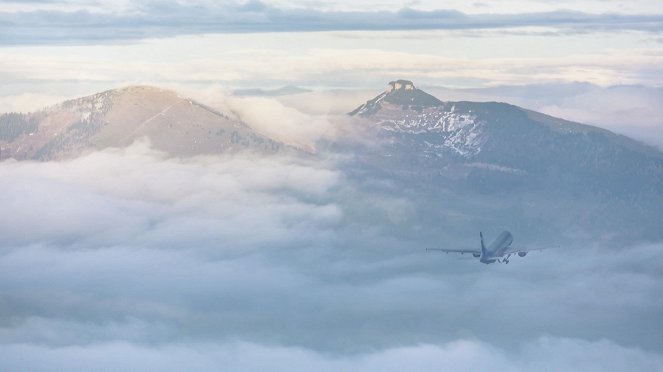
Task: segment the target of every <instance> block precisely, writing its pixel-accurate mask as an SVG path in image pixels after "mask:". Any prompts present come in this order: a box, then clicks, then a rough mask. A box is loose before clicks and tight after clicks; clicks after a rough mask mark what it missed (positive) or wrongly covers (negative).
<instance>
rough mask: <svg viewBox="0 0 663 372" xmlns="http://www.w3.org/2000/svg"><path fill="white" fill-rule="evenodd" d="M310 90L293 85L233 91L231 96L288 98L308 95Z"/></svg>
mask: <svg viewBox="0 0 663 372" xmlns="http://www.w3.org/2000/svg"><path fill="white" fill-rule="evenodd" d="M309 92H311V90H309V89H305V88H300V87H297V86H294V85H286V86H284V87H281V88H276V89H263V88H250V89H235V90H234V91H233V94H234V95H236V96H239V97H242V96H256V97H278V96H289V95H293V94H302V93H309Z"/></svg>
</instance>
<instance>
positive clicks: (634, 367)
mask: <svg viewBox="0 0 663 372" xmlns="http://www.w3.org/2000/svg"><path fill="white" fill-rule="evenodd" d="M0 360H2V362H0V365H1V366H2V367H4V370H8V371H13V370H31V371H47V370H53V369H56V370H67V371H89V370H91V369H94V370H99V371H106V370H108V371H116V370H123V371H145V370H159V371H181V370H196V371H218V370H219V369H220V368H221V369H223V370H233V371H264V370H266V369H269V370H274V369H279V370H280V369H287V370H289V371H340V370H343V371H378V370H379V371H403V370H406V369H410V370H416V371H439V370H454V371H477V370H491V371H507V372H508V371H514V372H515V371H550V370H554V371H561V370H564V371H578V372H580V371H582V372H591V371H652V370H656V369H657V368H658V367H659V366H660V365H661V363H663V357H662V356H661V355H659V354H655V353H648V352H644V351H641V350H638V349H632V348H626V347H622V346H619V345H616V344H614V343H611V342H608V341H597V342H587V341H583V340H576V339H564V338H542V339H538V340H534V341H533V342H532V343H531V344H529V345H527V346H526V347H524V348H523V349H522V350H504V349H501V348H496V347H494V346H491V345H488V344H485V343H482V342H478V341H467V340H460V341H455V342H450V343H447V344H443V345H431V344H423V345H416V346H409V347H400V348H393V349H387V350H383V351H377V352H372V353H368V354H361V355H356V356H351V357H347V356H334V355H326V354H321V353H317V352H314V351H311V350H307V349H302V348H291V347H273V346H264V345H260V344H254V343H246V342H238V343H222V344H210V343H202V344H194V345H190V344H185V345H182V344H174V345H165V346H163V345H162V346H157V347H146V346H141V345H136V344H131V343H124V342H115V343H102V344H96V345H90V346H69V347H59V348H47V347H43V346H38V345H21V344H15V345H4V346H3V348H2V351H0Z"/></svg>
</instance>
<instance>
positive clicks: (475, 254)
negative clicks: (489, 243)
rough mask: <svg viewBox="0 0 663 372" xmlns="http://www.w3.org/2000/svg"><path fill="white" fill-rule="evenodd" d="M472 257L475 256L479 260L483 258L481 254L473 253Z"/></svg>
mask: <svg viewBox="0 0 663 372" xmlns="http://www.w3.org/2000/svg"><path fill="white" fill-rule="evenodd" d="M472 256H474V257H476V258H479V257H481V253H472Z"/></svg>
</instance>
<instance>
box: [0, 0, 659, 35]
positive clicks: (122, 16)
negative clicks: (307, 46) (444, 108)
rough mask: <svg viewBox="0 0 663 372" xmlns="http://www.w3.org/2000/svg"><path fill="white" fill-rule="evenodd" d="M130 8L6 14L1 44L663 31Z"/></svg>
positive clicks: (572, 15)
mask: <svg viewBox="0 0 663 372" xmlns="http://www.w3.org/2000/svg"><path fill="white" fill-rule="evenodd" d="M129 4H131V5H128V6H127V7H125V8H122V7H120V8H119V9H122V11H119V12H118V11H107V10H104V8H101V9H94V8H93V9H92V10H90V9H86V8H82V9H78V10H57V9H48V10H40V9H38V8H37V9H35V10H23V11H14V12H7V11H5V12H2V13H0V31H2V32H0V35H3V36H2V37H0V44H5V45H9V44H19V45H21V44H53V43H64V44H70V43H90V42H92V43H98V42H103V41H116V40H135V39H144V38H159V37H170V36H175V35H190V34H204V33H246V32H249V33H251V32H310V31H359V30H362V31H377V30H382V31H384V30H471V29H473V30H477V29H502V28H514V27H541V28H552V29H555V30H560V31H563V32H571V33H585V32H593V31H601V30H603V31H605V30H610V31H615V30H622V31H644V32H654V33H658V32H660V30H661V27H662V25H663V15H661V14H655V13H654V14H652V13H643V14H619V13H608V14H592V13H583V12H579V11H564V10H555V11H547V12H534V13H519V14H514V13H512V14H499V13H486V14H467V13H463V12H461V11H458V10H455V9H433V10H418V9H414V8H408V7H404V8H401V9H400V10H396V11H394V10H376V11H367V10H345V11H338V10H326V11H321V10H317V9H315V8H314V7H304V8H302V7H282V6H278V5H272V4H267V3H263V2H260V1H250V2H246V3H228V2H223V3H216V2H190V3H186V2H163V1H150V2H144V3H143V2H141V3H140V4H137V3H129Z"/></svg>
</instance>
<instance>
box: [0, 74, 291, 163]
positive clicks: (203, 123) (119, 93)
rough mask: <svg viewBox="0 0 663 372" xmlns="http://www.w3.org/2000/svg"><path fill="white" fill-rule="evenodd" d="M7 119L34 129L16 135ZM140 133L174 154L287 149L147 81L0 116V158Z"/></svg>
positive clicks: (115, 141) (40, 156)
mask: <svg viewBox="0 0 663 372" xmlns="http://www.w3.org/2000/svg"><path fill="white" fill-rule="evenodd" d="M6 115H7V114H6ZM9 119H11V120H12V121H13V122H23V128H24V129H25V128H28V127H30V129H29V130H23V131H22V132H21V133H19V134H18V135H14V134H12V133H15V132H17V131H16V130H12V131H9V132H11V133H5V132H8V128H10V127H9V125H8V121H9ZM27 124H30V125H27ZM14 126H16V125H14ZM3 133H5V135H2V134H3ZM141 137H148V138H149V139H150V141H151V142H152V144H153V146H154V147H155V148H156V149H159V150H163V151H166V152H168V153H169V154H171V155H176V156H190V155H199V154H211V153H223V152H230V153H234V152H240V151H253V152H260V153H276V152H278V151H280V150H282V149H283V148H285V146H284V145H283V144H281V143H279V142H278V141H275V140H273V139H271V138H268V137H266V136H264V135H263V134H260V133H258V132H256V131H254V130H253V129H251V128H250V127H249V126H248V125H246V124H244V123H242V122H241V121H239V120H235V119H232V118H230V117H229V116H227V115H225V114H223V113H221V112H219V111H217V110H215V109H213V108H210V107H208V106H206V105H203V104H200V103H198V102H196V101H194V100H192V99H190V98H186V97H183V96H180V95H179V94H177V93H176V92H173V91H170V90H166V89H161V88H158V87H152V86H145V85H134V86H128V87H123V88H118V89H110V90H106V91H103V92H99V93H96V94H92V95H89V96H85V97H80V98H75V99H71V100H67V101H64V102H62V103H59V104H56V105H51V106H48V107H46V108H44V109H43V110H40V111H36V112H32V113H27V114H13V115H11V116H2V117H0V157H2V158H6V157H13V158H15V159H32V160H53V159H64V158H71V157H75V156H77V155H79V154H81V153H83V152H84V151H89V150H99V149H103V148H106V147H124V146H127V145H129V144H130V143H132V142H133V141H135V140H136V139H138V138H141Z"/></svg>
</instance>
